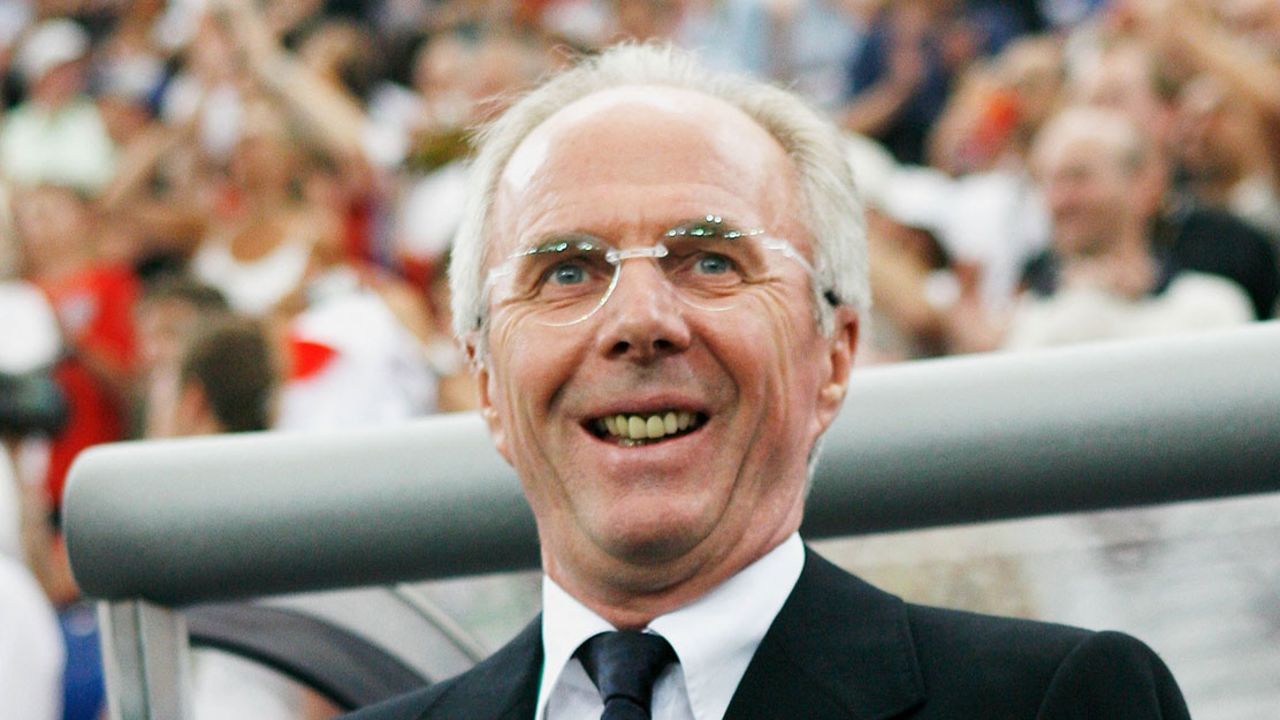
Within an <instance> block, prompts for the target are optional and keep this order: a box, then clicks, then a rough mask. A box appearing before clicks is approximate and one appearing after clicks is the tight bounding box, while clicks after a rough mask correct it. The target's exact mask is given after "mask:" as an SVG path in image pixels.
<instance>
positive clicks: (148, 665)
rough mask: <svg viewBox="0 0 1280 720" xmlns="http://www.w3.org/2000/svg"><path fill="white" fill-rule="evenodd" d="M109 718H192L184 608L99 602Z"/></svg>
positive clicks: (130, 719) (184, 719)
mask: <svg viewBox="0 0 1280 720" xmlns="http://www.w3.org/2000/svg"><path fill="white" fill-rule="evenodd" d="M98 626H99V627H100V628H101V633H102V666H103V672H104V673H105V676H106V678H105V679H106V686H107V716H108V717H109V718H110V720H147V719H148V718H172V720H186V719H187V718H190V717H191V705H190V692H189V686H188V680H187V679H188V678H189V677H190V673H188V672H186V669H187V659H188V654H187V649H188V644H187V625H186V621H185V620H184V618H183V617H182V613H180V612H178V611H176V610H169V609H167V608H162V607H157V606H155V605H152V604H149V603H146V602H141V601H137V600H125V601H120V602H102V603H98Z"/></svg>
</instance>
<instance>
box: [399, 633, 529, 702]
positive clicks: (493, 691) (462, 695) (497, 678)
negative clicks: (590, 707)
mask: <svg viewBox="0 0 1280 720" xmlns="http://www.w3.org/2000/svg"><path fill="white" fill-rule="evenodd" d="M541 678H542V616H541V615H539V616H538V617H536V618H534V619H533V622H531V623H529V625H528V626H526V627H525V629H524V630H522V631H521V632H520V634H519V635H517V636H516V637H515V638H514V639H513V640H512V641H511V642H509V643H507V644H506V645H504V646H503V647H502V648H501V649H499V650H498V652H496V653H494V654H493V655H492V656H490V657H489V658H488V659H486V660H485V661H484V662H482V663H480V664H479V665H476V666H475V667H474V668H472V669H471V670H470V671H469V672H467V673H466V674H465V675H462V676H460V677H459V678H458V680H457V685H456V686H454V687H453V688H450V689H449V691H448V692H446V693H445V694H444V695H443V696H441V698H440V700H439V701H438V702H437V703H435V704H434V705H433V706H432V707H430V708H429V709H428V710H427V712H425V713H423V714H422V715H421V716H420V718H467V719H468V720H472V719H474V720H529V719H530V718H532V717H533V716H534V708H535V706H536V705H537V703H538V684H539V682H540V681H541Z"/></svg>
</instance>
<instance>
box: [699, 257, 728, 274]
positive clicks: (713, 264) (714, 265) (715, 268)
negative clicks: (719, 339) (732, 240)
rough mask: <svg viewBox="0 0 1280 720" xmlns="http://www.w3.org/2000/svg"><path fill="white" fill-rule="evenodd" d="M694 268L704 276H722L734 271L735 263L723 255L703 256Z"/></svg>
mask: <svg viewBox="0 0 1280 720" xmlns="http://www.w3.org/2000/svg"><path fill="white" fill-rule="evenodd" d="M694 267H695V269H697V271H698V272H700V273H703V274H704V275H722V274H724V273H727V272H729V271H730V270H732V269H733V262H732V261H730V260H729V258H727V257H725V256H723V255H703V256H702V257H700V258H698V261H697V262H696V263H694Z"/></svg>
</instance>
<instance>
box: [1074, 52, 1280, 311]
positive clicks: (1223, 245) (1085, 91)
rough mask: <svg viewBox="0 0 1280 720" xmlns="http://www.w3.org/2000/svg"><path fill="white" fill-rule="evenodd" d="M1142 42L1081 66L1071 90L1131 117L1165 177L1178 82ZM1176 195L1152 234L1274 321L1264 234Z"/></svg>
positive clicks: (1274, 286) (1275, 271) (1166, 201)
mask: <svg viewBox="0 0 1280 720" xmlns="http://www.w3.org/2000/svg"><path fill="white" fill-rule="evenodd" d="M1158 63H1159V59H1158V58H1157V56H1156V55H1155V54H1154V52H1153V51H1152V49H1151V48H1150V47H1149V46H1148V45H1147V44H1145V43H1143V42H1141V41H1138V40H1134V39H1122V40H1120V41H1118V42H1115V43H1113V44H1111V45H1110V46H1108V47H1105V48H1103V49H1102V51H1101V53H1100V54H1099V55H1098V56H1097V57H1096V58H1095V61H1094V62H1092V63H1091V64H1088V65H1085V66H1084V67H1077V68H1076V72H1075V74H1074V77H1073V78H1072V80H1071V87H1070V89H1069V92H1070V93H1071V94H1072V95H1073V97H1074V99H1075V100H1077V101H1079V102H1084V103H1088V104H1091V105H1098V106H1101V107H1109V108H1114V109H1117V110H1120V111H1121V112H1124V113H1125V114H1127V115H1128V116H1129V117H1130V118H1131V119H1132V120H1133V122H1134V123H1136V124H1137V126H1138V127H1140V128H1142V132H1143V133H1144V134H1146V135H1147V136H1148V137H1149V138H1150V140H1151V144H1152V151H1153V152H1154V153H1155V154H1156V155H1155V157H1156V159H1157V162H1158V164H1159V165H1160V166H1161V167H1163V171H1164V172H1165V173H1166V174H1171V173H1172V172H1173V170H1174V168H1173V165H1172V163H1173V158H1174V157H1176V153H1175V152H1174V147H1173V145H1174V128H1175V118H1176V107H1175V102H1176V100H1177V83H1176V80H1175V79H1174V78H1172V77H1170V76H1169V75H1168V74H1167V73H1166V72H1164V69H1162V68H1161V66H1160V65H1159V64H1158ZM1166 187H1167V188H1169V189H1170V190H1171V192H1169V193H1167V194H1166V196H1165V197H1164V198H1163V202H1162V205H1161V212H1159V213H1157V215H1156V217H1154V218H1153V224H1154V227H1155V229H1154V232H1153V237H1154V239H1155V242H1156V243H1157V245H1159V246H1161V247H1163V248H1164V249H1166V250H1167V251H1168V252H1169V254H1170V256H1171V257H1172V258H1173V260H1174V261H1175V262H1177V263H1178V264H1179V265H1180V266H1181V267H1183V268H1185V269H1187V270H1197V271H1200V272H1206V273H1210V274H1213V275H1221V276H1223V277H1226V278H1228V279H1230V280H1234V281H1235V282H1237V283H1238V284H1239V285H1240V286H1241V287H1243V288H1244V290H1245V292H1247V293H1248V295H1249V299H1250V300H1251V302H1252V303H1253V309H1254V314H1255V316H1256V317H1257V318H1258V319H1266V318H1270V317H1272V315H1273V314H1274V312H1275V307H1276V298H1277V296H1278V295H1280V264H1278V263H1277V259H1276V253H1275V250H1274V249H1273V248H1272V246H1271V243H1270V241H1269V240H1268V239H1267V237H1266V236H1265V235H1264V234H1263V233H1261V232H1259V231H1257V230H1255V229H1254V228H1252V227H1250V226H1249V225H1248V224H1246V223H1245V222H1243V221H1242V220H1240V219H1239V218H1237V217H1235V216H1234V215H1231V214H1230V213H1227V212H1224V211H1222V210H1215V209H1211V208H1207V207H1204V206H1202V205H1200V204H1198V203H1197V202H1196V201H1195V198H1194V197H1188V196H1185V195H1182V196H1179V195H1177V194H1176V193H1174V192H1172V190H1173V188H1172V187H1170V186H1168V185H1166Z"/></svg>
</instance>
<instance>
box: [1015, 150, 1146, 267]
mask: <svg viewBox="0 0 1280 720" xmlns="http://www.w3.org/2000/svg"><path fill="white" fill-rule="evenodd" d="M1040 160H1041V162H1040V168H1039V169H1040V173H1041V184H1042V187H1043V190H1044V196H1045V202H1046V203H1047V205H1048V207H1049V215H1050V218H1051V220H1052V224H1053V242H1054V248H1055V250H1057V252H1059V253H1060V254H1062V255H1064V256H1067V257H1073V256H1092V255H1097V254H1100V253H1103V252H1106V251H1107V250H1109V249H1110V248H1111V247H1112V246H1113V245H1114V244H1115V242H1116V240H1117V238H1118V237H1119V235H1120V233H1121V230H1122V228H1125V227H1127V226H1128V224H1129V223H1130V222H1133V221H1134V215H1135V209H1134V203H1135V202H1136V200H1135V198H1134V197H1133V194H1134V191H1135V187H1136V183H1135V182H1134V174H1133V171H1132V170H1130V169H1129V168H1127V167H1125V165H1124V164H1123V163H1122V162H1121V161H1120V160H1119V158H1117V157H1116V151H1115V149H1114V148H1111V147H1109V146H1108V145H1107V144H1106V143H1103V142H1099V141H1096V140H1093V139H1090V138H1085V137H1079V136H1077V137H1074V138H1068V139H1065V140H1063V141H1062V142H1059V143H1058V144H1057V145H1056V146H1054V147H1051V148H1048V149H1046V151H1045V152H1043V153H1042V154H1041V157H1040Z"/></svg>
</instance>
